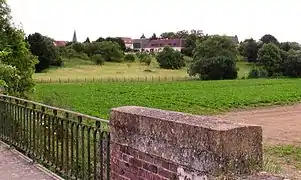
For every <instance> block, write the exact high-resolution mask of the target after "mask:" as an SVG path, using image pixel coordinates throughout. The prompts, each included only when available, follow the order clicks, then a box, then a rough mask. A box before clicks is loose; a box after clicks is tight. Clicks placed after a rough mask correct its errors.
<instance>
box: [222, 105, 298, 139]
mask: <svg viewBox="0 0 301 180" xmlns="http://www.w3.org/2000/svg"><path fill="white" fill-rule="evenodd" d="M218 117H222V118H225V119H227V120H232V121H235V122H243V123H247V124H257V125H261V126H262V127H263V139H264V142H265V143H269V144H270V143H272V144H297V145H301V104H296V105H292V106H284V107H270V108H261V109H253V110H246V111H237V112H230V113H226V114H223V115H219V116H218Z"/></svg>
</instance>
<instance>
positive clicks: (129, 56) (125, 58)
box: [124, 54, 135, 62]
mask: <svg viewBox="0 0 301 180" xmlns="http://www.w3.org/2000/svg"><path fill="white" fill-rule="evenodd" d="M124 60H125V61H128V62H134V61H135V56H134V55H133V54H127V55H125V57H124Z"/></svg>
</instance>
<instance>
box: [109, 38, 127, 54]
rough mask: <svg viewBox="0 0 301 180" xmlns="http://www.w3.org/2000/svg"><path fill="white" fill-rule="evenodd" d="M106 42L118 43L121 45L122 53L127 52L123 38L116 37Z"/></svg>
mask: <svg viewBox="0 0 301 180" xmlns="http://www.w3.org/2000/svg"><path fill="white" fill-rule="evenodd" d="M106 41H111V42H115V43H117V44H118V45H119V47H120V49H121V51H125V49H126V47H125V44H124V41H123V40H122V39H121V38H119V37H116V38H113V37H107V38H106Z"/></svg>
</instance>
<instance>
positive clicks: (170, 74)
mask: <svg viewBox="0 0 301 180" xmlns="http://www.w3.org/2000/svg"><path fill="white" fill-rule="evenodd" d="M64 63H65V64H64V66H63V67H60V68H57V67H56V68H51V69H48V70H46V71H45V72H43V73H37V74H35V75H34V79H35V80H36V82H43V83H53V82H79V81H80V82H94V81H112V80H115V81H117V80H118V81H131V80H134V81H153V80H155V81H164V80H165V79H167V80H177V79H180V80H182V79H187V77H188V74H187V68H183V69H180V70H168V69H160V68H159V65H158V63H157V62H156V61H155V59H154V60H153V61H152V63H151V65H150V66H145V65H143V64H140V63H139V62H133V63H126V62H124V63H112V62H106V63H105V64H104V65H103V66H97V65H94V63H93V62H92V61H89V60H82V59H70V60H68V59H64ZM237 66H238V68H239V72H238V76H239V77H240V78H241V77H244V76H245V75H246V74H247V73H248V72H249V69H250V64H248V63H246V62H239V63H238V64H237Z"/></svg>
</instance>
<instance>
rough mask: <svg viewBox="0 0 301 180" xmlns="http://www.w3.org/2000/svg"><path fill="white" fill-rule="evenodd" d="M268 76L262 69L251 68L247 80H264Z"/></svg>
mask: <svg viewBox="0 0 301 180" xmlns="http://www.w3.org/2000/svg"><path fill="white" fill-rule="evenodd" d="M267 76H268V73H267V71H266V70H265V69H263V68H262V67H258V66H255V65H254V66H253V67H252V69H251V70H250V72H249V74H248V78H249V79H254V78H265V77H267Z"/></svg>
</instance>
